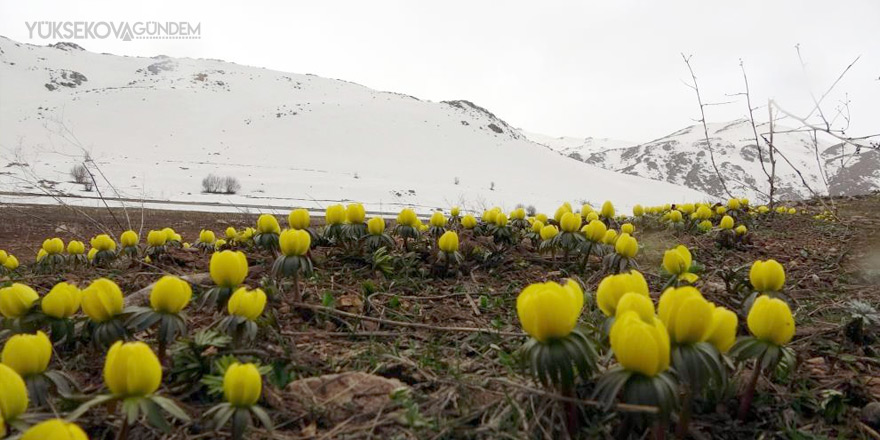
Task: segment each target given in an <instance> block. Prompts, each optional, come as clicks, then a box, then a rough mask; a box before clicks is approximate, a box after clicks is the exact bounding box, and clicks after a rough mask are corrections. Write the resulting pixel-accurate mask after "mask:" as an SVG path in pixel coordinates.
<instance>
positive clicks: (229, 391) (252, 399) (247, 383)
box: [223, 362, 263, 408]
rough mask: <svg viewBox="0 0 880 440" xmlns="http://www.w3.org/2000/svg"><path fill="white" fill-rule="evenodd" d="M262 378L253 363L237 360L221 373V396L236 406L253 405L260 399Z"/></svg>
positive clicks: (245, 406)
mask: <svg viewBox="0 0 880 440" xmlns="http://www.w3.org/2000/svg"><path fill="white" fill-rule="evenodd" d="M262 391H263V378H262V377H260V370H258V369H257V366H256V365H254V364H240V363H238V362H236V363H234V364H232V365H230V366H229V368H227V369H226V374H224V375H223V397H224V398H226V401H227V402H229V403H230V404H232V406H234V407H236V408H247V407H250V406H253V405H254V404H256V403H257V401H258V400H260V394H261V393H262Z"/></svg>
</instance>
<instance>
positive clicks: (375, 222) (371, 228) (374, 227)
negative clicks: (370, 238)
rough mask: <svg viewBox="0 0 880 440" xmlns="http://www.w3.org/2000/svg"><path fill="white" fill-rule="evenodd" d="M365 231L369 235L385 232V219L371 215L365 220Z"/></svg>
mask: <svg viewBox="0 0 880 440" xmlns="http://www.w3.org/2000/svg"><path fill="white" fill-rule="evenodd" d="M367 232H369V233H370V234H371V235H382V234H383V233H384V232H385V220H384V219H382V218H381V217H373V218H371V219H370V220H369V221H368V222H367Z"/></svg>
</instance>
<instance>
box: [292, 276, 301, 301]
mask: <svg viewBox="0 0 880 440" xmlns="http://www.w3.org/2000/svg"><path fill="white" fill-rule="evenodd" d="M293 301H294V302H302V293H300V291H299V277H298V276H297V274H296V273H294V274H293Z"/></svg>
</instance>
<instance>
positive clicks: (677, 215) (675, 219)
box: [669, 210, 683, 223]
mask: <svg viewBox="0 0 880 440" xmlns="http://www.w3.org/2000/svg"><path fill="white" fill-rule="evenodd" d="M682 218H683V217H682V215H681V211H678V210H672V211H669V221H671V222H672V223H681V220H682Z"/></svg>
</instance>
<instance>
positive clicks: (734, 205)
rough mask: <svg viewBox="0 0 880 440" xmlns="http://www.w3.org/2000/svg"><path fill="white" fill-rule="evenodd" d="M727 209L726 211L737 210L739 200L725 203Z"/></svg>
mask: <svg viewBox="0 0 880 440" xmlns="http://www.w3.org/2000/svg"><path fill="white" fill-rule="evenodd" d="M727 208H728V209H739V208H740V203H739V199H730V200H728V201H727Z"/></svg>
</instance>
